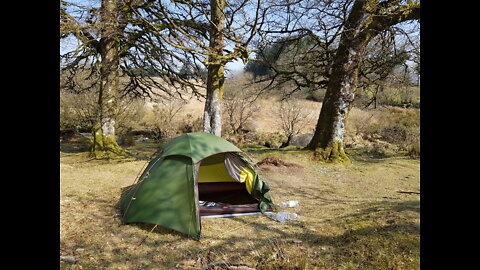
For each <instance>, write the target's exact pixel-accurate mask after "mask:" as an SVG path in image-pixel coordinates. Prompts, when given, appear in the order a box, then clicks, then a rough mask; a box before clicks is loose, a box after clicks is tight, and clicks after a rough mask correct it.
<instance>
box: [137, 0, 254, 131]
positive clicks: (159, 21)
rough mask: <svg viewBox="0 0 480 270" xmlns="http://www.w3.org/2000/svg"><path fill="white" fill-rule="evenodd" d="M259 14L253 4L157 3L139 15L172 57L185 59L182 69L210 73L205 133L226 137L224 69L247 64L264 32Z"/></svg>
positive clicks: (216, 0) (222, 0)
mask: <svg viewBox="0 0 480 270" xmlns="http://www.w3.org/2000/svg"><path fill="white" fill-rule="evenodd" d="M259 13H260V1H257V2H256V3H253V2H252V1H248V0H230V1H228V2H227V1H226V0H211V1H209V2H207V1H155V2H152V3H151V5H149V6H148V9H147V8H145V9H143V12H141V14H140V12H139V14H140V15H141V16H142V17H143V19H144V21H146V22H147V23H148V24H149V25H150V26H151V29H152V30H155V37H156V38H158V39H159V40H161V41H162V43H164V44H166V45H168V46H169V52H168V53H169V54H171V55H179V56H180V55H182V56H183V57H184V59H185V61H184V62H183V65H182V67H184V66H185V65H187V66H188V65H190V66H195V67H198V66H200V65H204V66H205V67H206V69H207V79H206V94H205V95H202V96H204V97H205V107H204V119H203V130H204V132H209V133H213V134H215V135H218V136H221V126H222V125H221V123H222V121H221V101H222V97H223V92H224V81H225V78H224V77H225V64H226V63H228V62H230V61H233V60H236V59H243V60H244V61H246V60H247V59H248V55H249V53H250V51H249V50H248V45H249V43H250V41H251V40H252V38H253V36H254V35H255V34H256V31H257V30H258V29H259V28H260V27H261V23H258V22H259V18H260V15H259ZM152 32H153V31H152ZM193 70H197V71H201V70H202V68H194V69H193ZM194 76H195V77H201V76H197V75H194Z"/></svg>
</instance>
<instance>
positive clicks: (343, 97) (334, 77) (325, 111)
mask: <svg viewBox="0 0 480 270" xmlns="http://www.w3.org/2000/svg"><path fill="white" fill-rule="evenodd" d="M400 2H401V1H383V2H380V1H378V0H377V1H373V0H356V1H355V2H354V3H353V5H352V7H351V10H350V13H349V15H348V18H347V20H346V22H345V25H344V29H343V31H342V35H341V38H340V43H339V46H338V49H337V50H336V53H335V56H334V58H333V66H332V72H331V76H330V80H329V82H328V85H327V91H326V93H325V99H324V102H323V105H322V109H321V111H320V115H319V119H318V122H317V125H316V128H315V133H314V135H313V138H312V140H311V141H310V143H309V144H308V145H307V149H311V150H315V151H316V152H317V153H318V156H319V157H320V158H321V159H323V160H328V161H335V162H338V161H339V162H344V161H349V158H348V157H347V155H346V154H345V152H344V149H343V138H344V134H345V121H346V119H347V115H348V112H349V111H350V109H351V105H352V102H353V100H354V97H355V91H356V86H357V79H358V66H359V62H360V60H361V57H362V55H363V52H364V49H365V47H366V45H367V44H368V42H369V41H371V40H372V38H373V37H375V36H376V35H378V33H380V32H381V31H384V30H385V29H387V28H389V27H391V26H393V25H396V24H398V23H401V22H404V21H407V20H414V19H419V17H420V3H419V2H410V1H408V3H405V4H400Z"/></svg>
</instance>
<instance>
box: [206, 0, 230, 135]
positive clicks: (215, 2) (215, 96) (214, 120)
mask: <svg viewBox="0 0 480 270" xmlns="http://www.w3.org/2000/svg"><path fill="white" fill-rule="evenodd" d="M210 8H211V23H212V25H211V28H210V44H209V47H210V50H211V51H210V56H209V59H208V77H207V96H206V100H205V108H204V114H203V131H204V132H208V133H212V134H215V135H217V136H221V135H222V114H221V108H222V107H221V101H222V96H223V90H224V80H225V79H224V75H225V62H224V60H223V59H222V56H223V48H224V46H225V45H224V42H223V28H224V23H225V14H224V9H225V0H211V1H210Z"/></svg>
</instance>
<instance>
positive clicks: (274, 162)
mask: <svg viewBox="0 0 480 270" xmlns="http://www.w3.org/2000/svg"><path fill="white" fill-rule="evenodd" d="M256 165H257V167H259V168H260V169H264V170H271V169H273V168H290V169H303V167H302V166H300V165H298V164H295V163H289V162H285V161H283V160H281V159H280V158H279V157H276V156H268V157H266V158H264V159H262V160H261V161H260V162H258V163H257V164H256Z"/></svg>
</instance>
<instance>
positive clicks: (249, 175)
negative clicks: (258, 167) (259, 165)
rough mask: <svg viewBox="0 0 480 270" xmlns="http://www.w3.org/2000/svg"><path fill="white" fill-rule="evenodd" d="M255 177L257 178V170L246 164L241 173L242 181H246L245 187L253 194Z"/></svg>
mask: <svg viewBox="0 0 480 270" xmlns="http://www.w3.org/2000/svg"><path fill="white" fill-rule="evenodd" d="M253 179H255V172H254V171H253V170H252V169H250V168H248V167H247V166H245V167H244V168H243V170H242V173H241V174H240V183H243V182H245V187H246V188H247V191H248V193H250V194H252V187H253Z"/></svg>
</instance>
